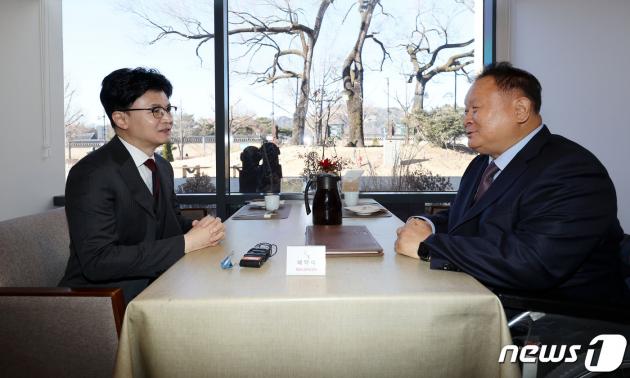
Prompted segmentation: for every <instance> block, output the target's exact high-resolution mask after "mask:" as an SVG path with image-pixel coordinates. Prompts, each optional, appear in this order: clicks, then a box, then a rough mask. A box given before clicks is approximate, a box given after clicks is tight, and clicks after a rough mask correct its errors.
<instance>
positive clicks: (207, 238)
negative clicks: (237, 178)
mask: <svg viewBox="0 0 630 378" xmlns="http://www.w3.org/2000/svg"><path fill="white" fill-rule="evenodd" d="M171 93H172V86H171V83H170V82H169V81H168V79H166V77H164V76H163V75H161V74H160V73H158V72H157V71H155V70H148V69H144V68H136V69H128V68H123V69H119V70H116V71H114V72H112V73H111V74H109V75H108V76H107V77H105V79H104V80H103V83H102V89H101V102H102V104H103V107H104V108H105V112H106V114H107V116H108V117H109V119H110V121H111V124H112V127H113V128H114V131H115V132H116V136H115V137H114V138H112V140H111V141H110V142H108V143H107V144H106V145H104V146H103V147H101V148H99V149H98V150H96V151H94V152H92V153H90V154H89V155H87V156H86V157H85V158H83V159H81V160H80V161H79V162H78V163H77V164H76V165H75V166H74V167H72V169H71V170H70V173H69V174H68V180H67V182H66V195H65V198H66V214H67V218H68V226H69V230H70V243H71V244H70V258H69V260H68V266H67V269H66V273H65V275H64V277H63V279H62V280H61V282H60V286H71V287H82V286H102V287H104V286H107V287H120V288H122V289H123V294H124V297H125V300H126V302H128V301H130V300H131V299H132V298H133V297H135V296H136V295H137V294H138V293H140V291H142V290H143V289H144V288H145V287H146V286H147V285H148V284H149V282H151V280H153V279H155V278H156V277H157V276H158V275H160V274H161V273H162V272H164V271H165V270H166V269H168V267H170V266H171V265H172V264H174V263H175V262H176V261H177V260H178V259H179V258H180V257H182V256H183V255H184V253H188V252H191V251H195V250H198V249H201V248H205V247H208V246H214V245H217V244H218V243H219V242H220V241H221V240H222V239H223V237H224V235H225V232H224V226H223V224H222V223H221V220H220V219H217V218H212V217H206V218H204V219H202V220H199V221H193V222H191V221H189V220H187V219H185V218H183V217H182V216H181V214H180V211H179V205H178V203H177V199H176V197H175V192H174V190H173V168H172V167H171V165H170V164H169V163H168V162H167V161H166V160H164V159H163V158H162V157H161V156H159V155H158V154H155V149H156V148H157V147H159V146H160V145H162V144H164V143H166V142H168V140H169V138H170V135H171V128H172V127H173V117H172V116H171V111H172V110H177V109H176V108H175V107H174V106H171V104H170V103H169V97H170V96H171Z"/></svg>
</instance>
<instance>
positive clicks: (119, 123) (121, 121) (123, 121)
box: [112, 111, 129, 130]
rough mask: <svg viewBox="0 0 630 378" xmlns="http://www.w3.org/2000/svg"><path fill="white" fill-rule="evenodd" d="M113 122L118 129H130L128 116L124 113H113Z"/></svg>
mask: <svg viewBox="0 0 630 378" xmlns="http://www.w3.org/2000/svg"><path fill="white" fill-rule="evenodd" d="M112 120H113V121H114V123H115V124H116V127H119V128H121V129H123V130H127V128H129V125H128V124H127V115H126V114H125V113H123V112H118V111H116V112H113V113H112Z"/></svg>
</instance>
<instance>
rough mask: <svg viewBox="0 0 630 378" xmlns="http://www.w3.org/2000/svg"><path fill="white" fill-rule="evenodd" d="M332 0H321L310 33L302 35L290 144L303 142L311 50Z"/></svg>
mask: <svg viewBox="0 0 630 378" xmlns="http://www.w3.org/2000/svg"><path fill="white" fill-rule="evenodd" d="M330 3H332V0H322V2H321V3H320V5H319V10H318V12H317V17H316V18H315V24H314V26H313V29H312V33H311V34H307V35H306V38H304V35H302V49H303V50H304V69H303V71H302V83H301V84H300V93H299V96H300V98H299V100H298V104H297V107H296V108H295V113H294V114H293V135H292V136H291V143H292V144H299V145H302V144H304V125H305V124H306V114H307V113H308V96H309V95H310V92H311V66H312V64H313V51H314V50H315V44H316V43H317V38H319V31H320V30H321V27H322V21H323V19H324V14H325V13H326V10H327V9H328V6H329V5H330Z"/></svg>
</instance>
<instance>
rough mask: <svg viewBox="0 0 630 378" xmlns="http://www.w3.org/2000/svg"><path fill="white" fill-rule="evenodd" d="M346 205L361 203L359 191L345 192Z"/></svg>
mask: <svg viewBox="0 0 630 378" xmlns="http://www.w3.org/2000/svg"><path fill="white" fill-rule="evenodd" d="M343 199H344V201H345V202H346V206H356V205H357V204H358V203H359V192H343Z"/></svg>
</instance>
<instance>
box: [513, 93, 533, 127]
mask: <svg viewBox="0 0 630 378" xmlns="http://www.w3.org/2000/svg"><path fill="white" fill-rule="evenodd" d="M531 114H532V101H531V100H530V99H529V98H527V97H525V96H521V97H518V98H516V99H514V115H515V117H516V121H517V122H518V123H525V122H527V120H529V117H530V116H531Z"/></svg>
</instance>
